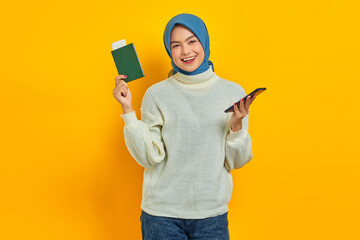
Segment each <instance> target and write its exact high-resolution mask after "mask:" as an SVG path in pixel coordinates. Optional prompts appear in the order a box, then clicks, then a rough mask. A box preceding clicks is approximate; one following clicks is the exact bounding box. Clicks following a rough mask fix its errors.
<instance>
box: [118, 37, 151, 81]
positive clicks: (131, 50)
mask: <svg viewBox="0 0 360 240" xmlns="http://www.w3.org/2000/svg"><path fill="white" fill-rule="evenodd" d="M111 54H112V56H113V58H114V62H115V65H116V68H117V71H118V73H119V75H120V74H123V75H126V76H127V78H126V79H124V81H125V82H130V81H133V80H135V79H138V78H142V77H144V76H145V74H144V71H143V69H142V67H141V64H140V60H139V57H138V55H137V53H136V50H135V46H134V44H133V43H130V44H128V45H125V46H123V47H119V48H117V49H114V50H112V51H111Z"/></svg>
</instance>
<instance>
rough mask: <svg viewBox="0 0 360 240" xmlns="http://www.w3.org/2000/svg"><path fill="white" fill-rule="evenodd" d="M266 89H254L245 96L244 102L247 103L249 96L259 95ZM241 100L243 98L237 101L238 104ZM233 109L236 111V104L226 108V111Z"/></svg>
mask: <svg viewBox="0 0 360 240" xmlns="http://www.w3.org/2000/svg"><path fill="white" fill-rule="evenodd" d="M265 90H266V88H257V89H255V90H254V91H252V92H251V93H249V94H248V95H246V96H245V97H243V98H242V99H244V103H245V102H246V99H247V97H248V96H251V97H252V96H254V95H255V96H257V95H259V94H260V93H262V92H263V91H265ZM240 101H241V99H240V100H239V101H238V102H237V103H236V104H237V105H238V106H239V104H240ZM233 111H234V106H233V105H232V106H230V107H229V108H228V109H226V110H225V112H226V113H227V112H233Z"/></svg>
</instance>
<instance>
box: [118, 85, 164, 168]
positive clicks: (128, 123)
mask: <svg viewBox="0 0 360 240" xmlns="http://www.w3.org/2000/svg"><path fill="white" fill-rule="evenodd" d="M120 116H121V117H122V118H123V119H124V121H125V126H124V138H125V144H126V147H127V149H128V150H129V152H130V154H131V156H132V157H133V158H134V159H135V160H136V161H137V162H138V163H139V164H140V165H141V166H143V167H145V168H150V167H152V166H154V165H156V164H158V163H160V162H161V161H163V160H164V159H165V145H164V142H163V140H162V137H161V129H162V126H163V123H164V121H163V118H162V116H161V114H160V111H159V109H158V108H157V106H156V103H155V101H154V98H153V97H152V96H151V94H150V93H149V91H146V93H145V95H144V98H143V101H142V105H141V120H138V119H137V117H136V114H135V111H133V112H130V113H126V114H122V115H120Z"/></svg>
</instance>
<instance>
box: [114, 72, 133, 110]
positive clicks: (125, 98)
mask: <svg viewBox="0 0 360 240" xmlns="http://www.w3.org/2000/svg"><path fill="white" fill-rule="evenodd" d="M126 78H127V76H126V75H118V76H117V77H116V78H115V88H114V90H113V95H114V97H115V99H116V100H117V101H118V102H119V103H120V104H121V106H122V108H123V111H124V113H126V112H131V111H132V106H131V100H132V96H131V92H130V89H129V86H128V84H127V83H126V82H125V81H124V80H123V79H126Z"/></svg>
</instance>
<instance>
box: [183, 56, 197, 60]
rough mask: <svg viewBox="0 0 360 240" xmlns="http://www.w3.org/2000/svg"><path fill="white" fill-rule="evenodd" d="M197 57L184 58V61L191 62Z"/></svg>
mask: <svg viewBox="0 0 360 240" xmlns="http://www.w3.org/2000/svg"><path fill="white" fill-rule="evenodd" d="M194 58H195V57H191V58H184V59H183V61H189V60H192V59H194Z"/></svg>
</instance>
